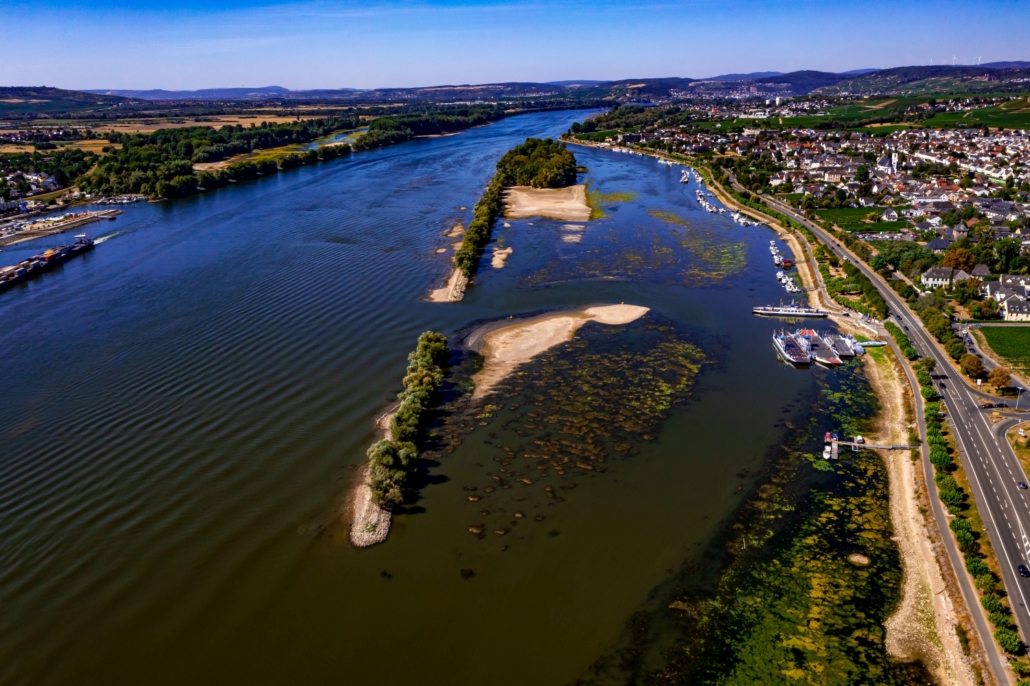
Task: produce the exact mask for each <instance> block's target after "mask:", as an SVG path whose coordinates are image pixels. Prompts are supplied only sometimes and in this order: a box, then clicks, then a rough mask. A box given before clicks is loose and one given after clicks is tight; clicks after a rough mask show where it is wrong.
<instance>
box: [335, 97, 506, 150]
mask: <svg viewBox="0 0 1030 686" xmlns="http://www.w3.org/2000/svg"><path fill="white" fill-rule="evenodd" d="M505 116H506V112H505V111H504V109H503V108H500V107H478V108H472V109H457V110H455V109H447V110H445V111H442V112H429V113H426V114H408V115H401V116H395V117H379V118H378V119H376V120H374V121H373V122H372V123H371V124H369V125H368V131H367V132H366V133H364V134H362V135H361V136H359V137H358V138H357V140H355V141H354V149H355V150H358V151H360V150H369V149H371V148H381V147H383V146H384V145H392V144H393V143H402V142H404V141H407V140H411V139H412V138H414V137H415V136H434V135H440V134H444V133H454V132H455V131H462V130H464V129H469V128H472V127H473V126H482V125H483V124H489V123H490V122H494V121H497V120H499V119H503V118H504V117H505Z"/></svg>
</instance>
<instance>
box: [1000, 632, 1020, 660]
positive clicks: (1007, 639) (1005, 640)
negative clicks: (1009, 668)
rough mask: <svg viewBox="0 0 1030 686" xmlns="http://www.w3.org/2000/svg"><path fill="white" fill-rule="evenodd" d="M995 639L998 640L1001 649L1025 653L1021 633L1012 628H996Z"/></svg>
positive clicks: (1007, 651) (1013, 652) (1012, 652)
mask: <svg viewBox="0 0 1030 686" xmlns="http://www.w3.org/2000/svg"><path fill="white" fill-rule="evenodd" d="M994 640H995V641H997V642H998V645H999V646H1001V649H1002V650H1004V651H1005V652H1006V653H1010V654H1012V655H1022V654H1023V650H1024V649H1023V642H1022V641H1020V640H1019V634H1017V633H1016V632H1015V631H1013V630H1012V629H1002V628H999V629H995V630H994Z"/></svg>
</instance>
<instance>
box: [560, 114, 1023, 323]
mask: <svg viewBox="0 0 1030 686" xmlns="http://www.w3.org/2000/svg"><path fill="white" fill-rule="evenodd" d="M998 100H1003V101H1008V100H1010V99H1008V98H1002V99H990V98H970V99H962V100H961V101H958V102H952V103H950V104H949V105H947V106H946V107H945V108H946V109H948V111H962V109H960V108H971V109H968V110H967V111H975V108H978V107H979V108H985V107H991V106H994V105H996V103H997V101H998ZM805 101H806V103H805V104H804V105H802V107H809V106H814V107H817V108H818V111H820V112H823V113H825V110H827V109H829V108H830V107H831V106H834V107H839V106H840V103H839V102H838V103H831V102H828V101H822V100H817V101H814V102H812V101H811V99H810V98H809V99H805ZM767 104H768V105H769V106H770V107H772V108H773V112H772V114H770V112H757V113H756V111H755V108H754V105H753V103H746V102H741V103H736V104H724V105H723V106H721V107H719V108H710V107H708V106H706V105H700V106H698V105H696V104H694V105H691V104H682V105H679V106H671V107H665V108H663V107H642V106H623V107H619V108H615V109H613V110H611V111H609V112H608V113H605V114H604V115H601V116H600V117H597V118H595V119H594V120H587V121H585V122H584V123H583V124H582V125H579V124H576V125H574V126H573V127H572V129H571V130H570V132H569V133H568V134H566V137H567V138H568V139H570V140H577V139H578V140H581V141H583V142H591V143H593V144H595V145H598V146H600V147H608V148H616V149H625V150H639V151H653V152H660V153H663V154H666V155H670V156H672V157H673V158H676V157H682V159H684V160H690V161H693V162H696V163H699V164H705V165H708V166H710V167H711V168H712V169H714V170H722V172H723V176H722V180H723V181H724V182H728V181H730V180H731V179H732V181H733V182H734V183H738V184H739V185H740V186H741V187H742V188H743V189H746V192H750V193H753V194H757V195H763V196H766V197H770V198H774V199H776V200H778V201H780V202H783V203H784V204H787V205H790V206H793V207H794V208H797V209H798V210H801V211H803V212H804V213H805V214H806V216H808V217H809V218H811V219H813V220H817V221H820V222H822V223H824V224H825V225H826V226H827V228H836V229H838V230H843V231H845V232H847V233H848V234H850V235H851V236H852V237H853V239H854V240H857V241H861V242H863V243H865V244H866V245H867V246H868V250H869V251H870V255H871V257H872V259H873V262H874V264H875V265H876V266H877V267H878V268H879V269H880V270H882V272H883V273H884V275H885V276H887V277H889V278H892V279H895V280H897V279H901V280H904V281H906V282H907V283H908V284H909V285H911V286H912V287H915V288H916V289H917V290H918V291H920V292H922V291H927V292H929V291H937V292H939V293H940V294H941V295H946V296H948V297H951V296H953V295H954V293H955V292H956V289H958V287H959V285H960V284H961V285H962V288H961V289H959V290H958V292H960V293H961V294H962V298H961V300H962V302H956V303H955V308H954V310H955V314H956V316H959V317H960V318H968V319H970V320H978V319H983V320H990V319H1003V320H1006V321H1030V288H1028V287H1030V276H1028V274H1030V131H1027V130H1025V129H1022V130H1019V129H1004V128H990V127H987V126H977V127H968V126H967V127H963V128H950V129H936V128H909V127H903V128H900V127H899V128H894V127H891V128H886V127H884V128H885V130H884V131H883V132H882V133H880V132H876V129H875V128H872V129H871V131H849V130H839V129H821V128H811V127H804V128H802V127H798V128H787V127H782V128H769V127H766V126H761V125H760V124H761V123H762V121H761V120H756V119H754V117H755V115H756V114H758V115H761V117H763V118H765V117H768V116H777V115H776V113H777V112H780V113H783V114H785V115H787V116H796V115H797V113H798V112H799V111H802V110H801V109H799V108H798V107H797V106H795V105H792V104H791V103H790V101H787V100H782V99H780V98H777V99H776V100H775V101H773V102H768V103H767ZM933 107H936V105H934V106H933ZM712 115H715V117H713V116H712ZM779 121H782V119H780V120H779ZM892 128H894V130H891V129H892ZM888 243H896V245H891V246H888ZM881 254H882V255H884V256H885V257H883V258H881V259H877V256H878V255H881ZM892 255H904V258H903V259H901V260H900V261H899V260H897V259H893V258H892V257H890V256H892ZM892 262H893V264H892ZM966 294H969V296H968V297H967V296H966Z"/></svg>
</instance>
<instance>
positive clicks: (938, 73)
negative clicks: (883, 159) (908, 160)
mask: <svg viewBox="0 0 1030 686" xmlns="http://www.w3.org/2000/svg"><path fill="white" fill-rule="evenodd" d="M994 64H1009V63H1006V62H996V63H991V65H987V64H982V65H980V66H960V65H954V66H952V65H931V66H912V67H895V68H893V69H881V70H879V71H874V72H869V73H867V74H860V75H858V76H856V77H853V78H850V79H846V80H843V81H841V82H839V83H836V84H827V85H826V86H821V87H819V88H818V89H817V92H818V93H822V94H826V95H840V94H843V93H851V94H859V95H861V94H867V95H873V94H877V95H907V94H931V93H949V92H963V93H970V92H989V91H999V90H1000V91H1017V92H1018V91H1027V90H1030V83H1027V82H1021V81H1020V80H1021V79H1027V78H1030V69H1027V68H1019V69H1012V68H1008V67H995V66H992V65H994ZM1012 64H1024V63H1021V62H1015V63H1012Z"/></svg>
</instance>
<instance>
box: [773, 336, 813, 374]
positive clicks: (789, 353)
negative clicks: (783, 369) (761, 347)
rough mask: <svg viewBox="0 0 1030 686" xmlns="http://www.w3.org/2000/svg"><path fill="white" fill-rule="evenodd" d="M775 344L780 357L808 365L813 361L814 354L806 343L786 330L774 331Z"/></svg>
mask: <svg viewBox="0 0 1030 686" xmlns="http://www.w3.org/2000/svg"><path fill="white" fill-rule="evenodd" d="M773 345H774V346H775V347H776V352H778V353H779V354H780V357H782V358H783V359H784V360H785V361H786V362H789V363H790V364H792V365H795V366H800V365H807V364H810V363H811V362H812V354H811V353H810V352H809V350H808V346H807V345H806V343H805V342H803V341H800V340H798V339H797V338H795V337H794V336H792V335H791V334H789V333H787V332H786V331H773Z"/></svg>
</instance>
